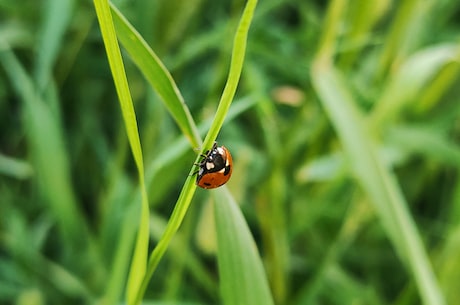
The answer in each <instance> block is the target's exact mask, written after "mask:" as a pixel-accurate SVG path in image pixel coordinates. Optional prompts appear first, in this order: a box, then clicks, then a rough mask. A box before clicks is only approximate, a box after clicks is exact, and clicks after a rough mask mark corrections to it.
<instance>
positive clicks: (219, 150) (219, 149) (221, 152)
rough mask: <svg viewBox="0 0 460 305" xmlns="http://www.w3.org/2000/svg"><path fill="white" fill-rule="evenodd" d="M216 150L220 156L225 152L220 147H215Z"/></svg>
mask: <svg viewBox="0 0 460 305" xmlns="http://www.w3.org/2000/svg"><path fill="white" fill-rule="evenodd" d="M216 149H217V151H218V152H219V154H220V155H223V154H224V153H225V150H224V149H223V148H222V147H217V148H216Z"/></svg>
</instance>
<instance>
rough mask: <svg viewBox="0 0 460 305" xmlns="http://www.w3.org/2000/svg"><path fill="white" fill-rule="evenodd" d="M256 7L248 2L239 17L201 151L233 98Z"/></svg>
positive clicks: (253, 1)
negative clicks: (220, 90) (224, 76)
mask: <svg viewBox="0 0 460 305" xmlns="http://www.w3.org/2000/svg"><path fill="white" fill-rule="evenodd" d="M256 6H257V0H248V2H247V3H246V7H245V8H244V11H243V15H242V16H241V20H240V23H239V24H238V28H237V30H236V34H235V37H234V39H233V50H232V59H231V62H230V71H229V72H228V78H227V82H226V83H225V87H224V91H223V93H222V96H221V98H220V101H219V106H218V107H217V111H216V116H215V117H214V121H213V122H212V124H211V128H210V129H209V132H208V134H207V135H206V137H205V139H204V142H203V147H204V148H205V149H203V151H205V150H206V149H209V148H210V147H211V146H212V144H213V143H214V141H215V140H216V138H217V135H218V134H219V131H220V129H221V128H222V125H223V124H224V120H225V116H226V114H227V112H228V109H229V108H230V105H231V103H232V101H233V97H234V96H235V92H236V88H237V86H238V82H239V80H240V76H241V71H242V69H243V62H244V56H245V53H246V43H247V39H248V32H249V27H250V25H251V21H252V17H253V16H254V11H255V9H256Z"/></svg>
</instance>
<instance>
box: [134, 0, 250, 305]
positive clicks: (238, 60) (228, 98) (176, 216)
mask: <svg viewBox="0 0 460 305" xmlns="http://www.w3.org/2000/svg"><path fill="white" fill-rule="evenodd" d="M256 4H257V0H249V1H248V2H247V4H246V7H245V9H244V12H243V15H242V17H241V20H240V23H239V25H238V28H237V32H236V34H235V39H234V46H233V51H232V59H231V64H230V71H229V76H228V79H227V83H226V85H225V88H224V92H223V94H222V98H221V100H220V102H219V106H218V108H217V112H216V116H215V118H214V121H213V123H212V124H211V128H210V131H209V132H208V135H207V136H206V139H207V140H205V142H204V144H203V147H208V146H206V143H209V147H211V144H212V143H213V142H214V141H215V139H216V138H217V134H218V133H219V130H220V128H221V127H222V125H223V123H224V120H225V117H226V114H227V112H228V110H229V107H230V105H231V102H232V100H233V97H234V95H235V92H236V87H237V85H238V81H239V78H240V75H241V70H242V68H243V61H244V54H245V52H246V41H247V36H248V31H249V26H250V24H251V20H252V17H253V15H254V10H255V7H256ZM206 141H208V142H206ZM199 157H200V156H199V155H198V156H197V159H196V162H198V161H199V160H198V159H199ZM194 171H195V166H192V168H191V170H190V174H189V176H188V178H187V180H186V181H185V184H184V187H183V188H182V191H181V193H180V195H179V199H178V200H177V203H176V205H175V207H174V211H173V213H172V215H171V217H170V220H169V222H168V225H167V226H166V229H165V232H164V233H163V236H162V237H161V239H160V240H159V241H158V244H157V246H156V247H155V249H154V250H153V251H152V254H151V255H150V258H149V262H148V266H147V272H146V275H145V277H144V280H143V282H142V285H141V288H140V290H139V294H138V295H137V297H136V300H135V302H134V304H140V302H141V299H142V298H143V295H144V293H145V290H146V289H147V285H148V282H149V281H150V278H151V276H152V275H153V273H154V271H155V269H156V267H157V266H158V263H159V262H160V260H161V258H162V257H163V255H164V253H165V252H166V249H167V247H168V245H169V243H170V242H171V239H172V238H173V236H174V234H175V233H176V232H177V230H178V229H179V227H180V224H181V223H182V221H183V219H184V216H185V214H186V212H187V209H188V207H189V206H190V202H191V200H192V198H193V194H194V193H195V190H196V185H195V183H194V178H193V177H192V176H193V173H194Z"/></svg>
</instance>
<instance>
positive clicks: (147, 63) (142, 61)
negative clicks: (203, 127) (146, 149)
mask: <svg viewBox="0 0 460 305" xmlns="http://www.w3.org/2000/svg"><path fill="white" fill-rule="evenodd" d="M112 12H113V18H114V19H113V21H114V24H115V28H116V30H117V35H118V38H119V39H120V42H121V43H122V44H123V46H124V47H125V49H126V50H127V51H128V53H129V55H130V56H131V59H132V60H133V61H134V63H135V64H136V65H137V67H138V68H139V69H140V70H141V71H142V73H143V74H144V76H145V77H146V79H147V80H148V81H149V83H150V85H151V86H152V87H153V88H154V89H155V91H156V92H157V93H158V95H159V96H160V97H161V99H162V101H163V103H164V104H165V106H166V108H167V109H168V110H169V112H170V114H171V116H172V117H173V118H174V120H175V121H176V123H177V124H178V125H179V128H180V129H181V131H182V133H183V134H184V135H185V136H186V137H187V139H188V140H189V141H190V143H191V145H192V147H195V148H198V147H200V146H201V138H200V136H199V134H198V130H197V127H196V125H195V123H194V121H193V118H192V116H191V114H190V111H189V109H188V107H187V105H186V104H185V102H184V98H183V97H182V95H181V94H180V92H179V89H178V88H177V85H176V83H175V82H174V79H173V78H172V76H171V74H170V73H169V71H168V70H167V69H166V67H165V66H164V64H163V63H162V62H161V60H160V59H159V58H158V56H157V55H156V54H155V53H154V52H153V50H152V49H151V48H150V47H149V46H148V44H147V42H145V40H144V39H143V38H142V37H141V36H140V34H139V33H138V32H137V31H136V30H135V29H134V27H133V26H132V25H131V24H130V23H129V22H128V21H127V20H126V18H125V17H124V16H123V15H122V14H121V13H120V11H118V10H117V8H116V7H115V6H114V5H112Z"/></svg>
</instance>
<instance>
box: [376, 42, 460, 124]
mask: <svg viewBox="0 0 460 305" xmlns="http://www.w3.org/2000/svg"><path fill="white" fill-rule="evenodd" d="M458 58H459V47H458V45H456V44H440V45H437V46H436V47H431V48H427V49H424V50H422V51H419V52H417V53H415V54H414V55H412V56H411V57H409V58H408V60H407V61H406V62H405V63H404V64H403V65H401V67H400V69H399V70H398V71H397V73H395V74H394V75H393V76H392V77H391V78H390V81H389V82H388V85H387V86H386V88H385V89H384V92H383V93H382V96H381V98H380V100H379V101H378V103H377V105H376V107H375V108H374V110H373V111H372V115H371V117H370V121H371V122H372V124H373V125H374V126H380V125H381V124H382V122H384V121H385V120H387V119H391V118H392V117H394V116H396V115H398V114H399V113H400V112H401V110H403V109H404V106H406V105H407V104H408V103H410V102H412V103H414V104H415V105H414V107H417V103H418V101H419V99H418V97H419V95H420V93H421V92H423V90H424V88H426V87H427V86H428V84H429V82H430V81H432V79H433V78H434V76H435V75H436V74H437V73H438V72H439V71H440V70H441V68H442V67H444V66H445V65H447V64H448V63H450V62H452V61H454V62H455V61H457V60H458Z"/></svg>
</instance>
